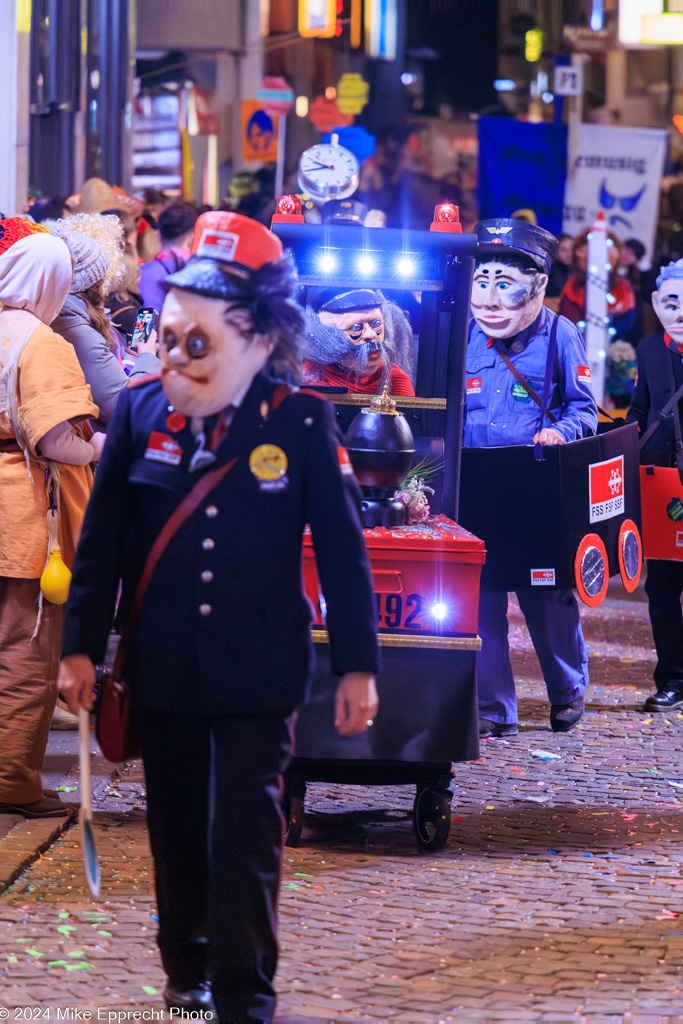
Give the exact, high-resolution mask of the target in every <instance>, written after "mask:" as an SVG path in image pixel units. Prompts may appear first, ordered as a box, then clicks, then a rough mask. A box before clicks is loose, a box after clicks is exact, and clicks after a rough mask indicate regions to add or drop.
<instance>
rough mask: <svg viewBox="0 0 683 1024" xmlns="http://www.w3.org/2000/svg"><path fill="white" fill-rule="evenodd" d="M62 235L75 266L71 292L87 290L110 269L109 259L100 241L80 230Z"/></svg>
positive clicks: (97, 282)
mask: <svg viewBox="0 0 683 1024" xmlns="http://www.w3.org/2000/svg"><path fill="white" fill-rule="evenodd" d="M53 233H55V234H56V232H53ZM60 237H61V238H63V239H64V241H65V242H66V244H67V248H68V250H69V252H70V253H71V262H72V263H73V267H74V271H73V282H72V284H71V289H70V292H71V294H72V295H74V294H75V293H76V292H85V291H87V290H88V288H92V286H93V285H95V284H99V283H100V281H102V280H103V279H104V278H105V277H106V274H107V270H108V269H109V259H108V257H107V254H106V253H105V251H104V249H103V248H102V246H101V245H100V243H99V242H98V241H96V240H95V239H94V238H90V236H89V235H84V234H82V233H81V232H80V231H64V232H63V233H60Z"/></svg>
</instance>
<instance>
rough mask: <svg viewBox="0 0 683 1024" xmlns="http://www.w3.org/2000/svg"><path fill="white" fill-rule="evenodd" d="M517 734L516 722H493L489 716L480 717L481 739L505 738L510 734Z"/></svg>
mask: <svg viewBox="0 0 683 1024" xmlns="http://www.w3.org/2000/svg"><path fill="white" fill-rule="evenodd" d="M516 735H517V723H516V722H508V723H506V722H491V721H489V719H488V718H480V719H479V739H480V740H488V739H491V738H492V737H493V738H495V739H503V738H506V737H508V736H516Z"/></svg>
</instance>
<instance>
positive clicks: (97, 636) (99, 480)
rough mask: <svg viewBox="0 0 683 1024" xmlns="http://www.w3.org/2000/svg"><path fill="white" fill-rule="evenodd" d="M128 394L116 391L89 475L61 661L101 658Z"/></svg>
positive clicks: (121, 528) (126, 454)
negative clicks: (79, 656) (110, 416)
mask: <svg viewBox="0 0 683 1024" xmlns="http://www.w3.org/2000/svg"><path fill="white" fill-rule="evenodd" d="M129 409H130V392H129V391H127V390H125V389H124V391H122V393H121V397H120V400H119V402H118V404H117V406H116V412H115V413H114V418H113V420H112V422H111V426H110V428H109V431H108V433H107V441H106V444H105V446H104V452H103V455H102V460H101V462H100V463H99V465H98V467H97V472H96V474H95V486H94V488H93V492H92V496H91V498H90V503H89V505H88V510H87V512H86V514H85V521H84V523H83V530H82V533H81V539H80V541H79V544H78V549H77V551H76V559H75V564H74V571H73V579H72V580H71V589H70V592H69V601H68V603H67V606H66V613H65V617H64V634H63V639H62V657H64V655H66V654H87V655H88V657H90V658H91V659H92V661H93V662H94V663H95V664H97V663H98V662H101V661H102V660H103V658H104V654H105V650H106V645H107V636H108V634H109V631H110V629H111V628H112V625H113V621H114V611H115V608H116V599H117V595H118V589H119V580H120V577H121V565H122V560H123V549H124V544H125V540H126V534H127V531H128V527H129V524H128V516H127V514H126V509H127V504H128V501H127V499H128V468H129V465H130V462H131V439H130V427H129Z"/></svg>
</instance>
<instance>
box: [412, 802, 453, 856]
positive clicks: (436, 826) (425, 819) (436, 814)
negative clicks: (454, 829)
mask: <svg viewBox="0 0 683 1024" xmlns="http://www.w3.org/2000/svg"><path fill="white" fill-rule="evenodd" d="M451 796H452V794H451V792H450V791H447V792H443V791H441V790H438V789H430V788H426V789H418V791H417V795H416V796H415V803H414V804H413V828H414V829H415V835H416V837H417V842H418V845H419V846H421V847H422V848H423V849H424V850H439V849H441V847H442V846H445V844H446V840H447V839H448V833H449V832H450V830H451Z"/></svg>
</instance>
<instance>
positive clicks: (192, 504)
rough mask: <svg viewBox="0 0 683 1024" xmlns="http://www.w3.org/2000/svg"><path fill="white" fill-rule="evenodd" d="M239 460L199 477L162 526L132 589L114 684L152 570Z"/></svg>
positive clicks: (120, 668)
mask: <svg viewBox="0 0 683 1024" xmlns="http://www.w3.org/2000/svg"><path fill="white" fill-rule="evenodd" d="M238 457H239V456H237V455H236V456H235V457H234V458H233V459H230V461H229V462H226V463H225V465H224V466H218V467H217V468H216V469H212V470H211V471H210V472H208V473H205V474H204V475H203V476H202V477H200V478H199V480H198V481H197V483H196V484H195V485H194V487H193V488H192V490H191V491H190V492H189V494H186V495H185V497H184V498H183V500H182V501H181V502H180V504H179V505H178V507H177V508H176V509H175V511H174V512H173V513H172V514H171V516H170V518H169V519H168V520H167V521H166V523H164V525H163V527H162V529H161V532H160V533H159V536H158V537H157V539H156V540H155V541H154V544H153V545H152V547H151V549H150V552H149V554H148V555H147V561H146V562H145V567H144V569H143V570H142V575H141V577H140V579H139V581H138V585H137V587H136V589H135V595H134V597H133V603H132V604H131V606H130V609H129V611H128V615H127V617H126V622H125V625H124V627H123V629H122V631H121V642H120V644H119V649H118V651H117V652H116V660H115V662H114V668H113V673H112V674H113V677H114V679H115V680H117V681H120V679H121V672H122V670H123V665H124V662H125V660H126V648H127V646H128V641H129V640H130V637H131V636H132V634H133V630H134V629H135V626H136V624H137V620H138V616H139V615H140V611H141V609H142V604H143V602H144V600H145V595H146V594H147V591H148V589H149V585H150V583H151V582H152V577H153V575H154V570H155V569H156V567H157V565H158V564H159V560H160V559H161V556H162V555H163V553H164V551H165V550H166V548H167V547H168V545H169V544H170V543H171V540H172V539H173V537H174V536H175V535H176V533H177V532H178V530H179V529H180V528H181V526H183V525H184V524H185V523H186V522H187V520H188V519H189V518H190V516H191V515H192V513H193V512H195V511H196V510H197V509H198V508H199V506H200V505H201V503H202V502H203V501H204V499H205V498H207V497H208V496H209V494H211V491H213V489H214V488H215V487H217V486H218V484H219V483H220V482H221V480H223V478H224V477H226V476H227V475H228V473H229V472H230V470H231V469H232V468H233V466H234V465H235V463H236V462H237V459H238Z"/></svg>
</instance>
